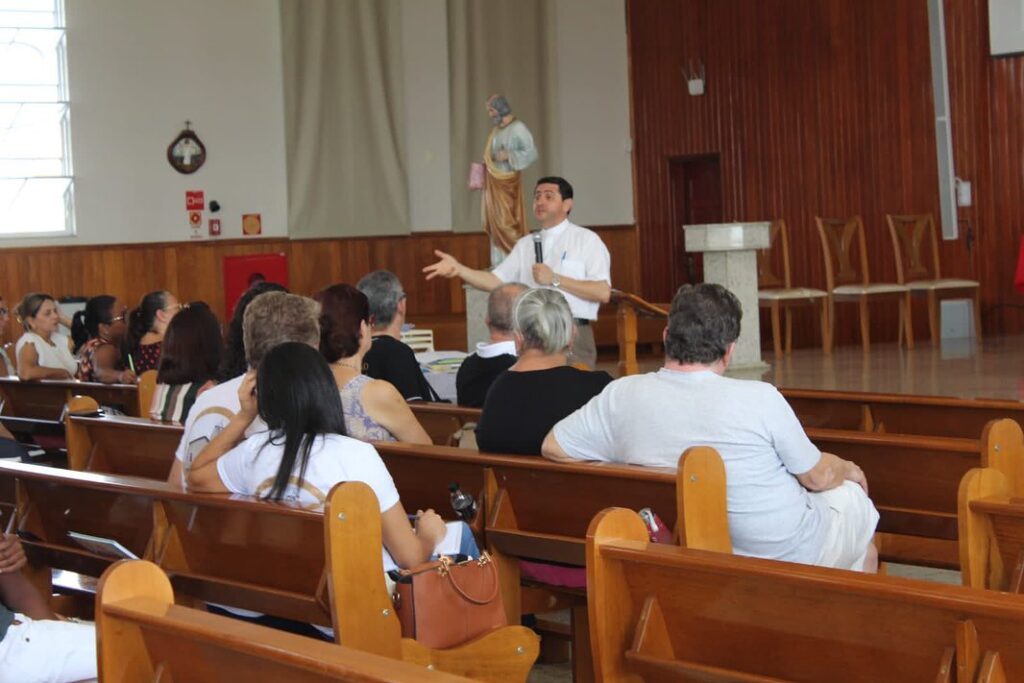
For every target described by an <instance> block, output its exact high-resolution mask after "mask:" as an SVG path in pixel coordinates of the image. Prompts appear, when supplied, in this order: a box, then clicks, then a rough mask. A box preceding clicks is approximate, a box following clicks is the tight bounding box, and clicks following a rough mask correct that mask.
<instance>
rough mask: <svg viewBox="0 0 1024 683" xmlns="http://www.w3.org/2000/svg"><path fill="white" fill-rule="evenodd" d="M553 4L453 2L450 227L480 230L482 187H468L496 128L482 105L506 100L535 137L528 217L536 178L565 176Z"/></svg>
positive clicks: (527, 183) (538, 0)
mask: <svg viewBox="0 0 1024 683" xmlns="http://www.w3.org/2000/svg"><path fill="white" fill-rule="evenodd" d="M554 19H555V8H554V3H553V2H548V1H547V0H448V76H449V83H450V89H451V122H452V128H451V130H452V224H453V226H452V227H453V229H454V230H456V231H458V232H475V231H480V230H481V221H480V200H481V196H480V195H481V193H480V192H479V191H474V190H470V189H468V187H467V178H468V176H469V165H470V164H471V163H472V162H474V161H482V158H483V149H484V143H485V142H486V141H487V135H488V133H489V132H490V130H491V122H490V121H489V120H488V118H487V112H486V108H485V106H484V102H485V101H486V100H487V97H488V96H489V95H491V94H493V93H501V94H503V95H505V97H507V98H508V100H509V103H510V104H511V105H512V110H513V112H514V113H515V115H516V116H517V117H518V118H519V119H520V120H521V121H523V123H525V124H526V125H527V127H528V128H529V129H530V132H531V133H532V134H533V140H534V143H535V144H536V146H537V151H538V153H539V158H538V159H537V161H536V162H534V164H533V165H532V166H530V167H529V168H527V169H526V170H525V171H524V172H523V174H522V178H523V191H524V194H525V195H526V201H527V218H528V220H527V222H528V224H529V225H530V227H531V228H533V227H536V226H535V225H534V223H533V217H532V216H533V214H532V212H530V210H529V207H530V200H531V198H532V197H533V185H534V183H535V182H536V180H537V178H540V177H541V176H545V175H560V173H559V159H558V155H557V150H556V145H555V144H554V141H553V133H554V131H555V130H556V122H557V116H558V111H557V109H556V103H557V86H558V84H557V78H556V71H557V64H556V60H555V47H556V46H555V29H554V25H555V24H554Z"/></svg>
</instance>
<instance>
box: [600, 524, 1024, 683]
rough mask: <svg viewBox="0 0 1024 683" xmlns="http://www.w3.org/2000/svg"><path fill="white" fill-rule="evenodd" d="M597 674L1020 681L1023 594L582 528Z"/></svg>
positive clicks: (613, 677) (748, 681)
mask: <svg viewBox="0 0 1024 683" xmlns="http://www.w3.org/2000/svg"><path fill="white" fill-rule="evenodd" d="M587 578H588V604H589V606H590V614H591V623H590V627H591V640H592V642H593V651H594V668H595V671H596V674H597V680H598V681H603V682H606V683H611V682H613V681H636V680H680V681H681V680H687V681H716V682H725V681H729V682H735V683H740V682H743V683H753V682H754V681H758V682H763V683H769V682H771V683H780V682H782V681H829V682H830V683H847V682H849V683H853V682H854V681H857V682H859V681H877V682H879V683H885V682H889V681H892V682H896V681H899V682H901V683H902V682H903V681H925V680H927V681H945V682H952V681H957V682H958V683H967V682H970V683H975V682H976V681H988V682H992V681H1004V680H1024V649H1022V648H1021V647H1020V643H1021V642H1022V641H1024V597H1021V596H1005V595H996V594H994V593H986V592H984V591H976V590H972V589H969V588H963V587H960V586H945V585H942V584H936V583H929V582H924V581H915V580H909V579H899V578H891V577H885V576H873V575H864V574H859V573H856V572H848V571H843V570H835V569H822V568H818V567H809V566H805V565H799V564H791V563H784V562H774V561H770V560H759V559H754V558H748V557H738V556H734V555H727V554H722V553H710V552H704V551H699V550H692V549H688V548H680V547H672V546H657V545H652V544H649V543H647V539H646V530H645V528H644V526H643V523H642V522H641V521H640V519H639V517H638V516H637V515H636V513H634V512H632V511H631V510H624V509H610V510H606V511H604V512H602V513H601V514H600V515H598V516H597V517H596V518H595V519H594V521H593V523H592V524H591V527H590V530H589V531H588V534H587Z"/></svg>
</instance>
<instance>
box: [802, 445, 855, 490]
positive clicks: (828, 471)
mask: <svg viewBox="0 0 1024 683" xmlns="http://www.w3.org/2000/svg"><path fill="white" fill-rule="evenodd" d="M796 478H797V481H799V482H800V483H801V484H802V485H803V487H804V488H805V489H807V490H808V491H828V490H829V489H834V488H836V487H837V486H840V485H841V484H842V483H843V482H844V481H847V480H849V481H852V482H854V483H856V484H859V485H860V487H861V488H863V489H864V493H867V492H868V480H867V478H866V477H865V476H864V471H863V470H861V468H859V467H857V465H855V464H854V463H852V462H850V461H849V460H843V459H842V458H840V457H839V456H836V455H833V454H831V453H825V452H824V451H822V453H821V458H820V459H819V460H818V463H817V464H816V465H815V466H814V467H812V468H811V469H809V470H808V471H806V472H804V473H803V474H798V475H796Z"/></svg>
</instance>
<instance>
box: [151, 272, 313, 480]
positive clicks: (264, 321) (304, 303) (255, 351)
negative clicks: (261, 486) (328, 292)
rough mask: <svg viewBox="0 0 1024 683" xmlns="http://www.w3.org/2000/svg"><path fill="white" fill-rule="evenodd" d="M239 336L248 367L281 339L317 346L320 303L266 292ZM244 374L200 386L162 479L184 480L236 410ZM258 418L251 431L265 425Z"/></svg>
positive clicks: (257, 300)
mask: <svg viewBox="0 0 1024 683" xmlns="http://www.w3.org/2000/svg"><path fill="white" fill-rule="evenodd" d="M242 340H243V343H244V346H245V360H246V363H247V364H248V366H249V369H250V370H255V369H256V368H257V367H259V364H260V362H261V361H262V360H263V357H264V356H265V355H266V354H267V352H269V351H270V350H271V349H272V348H274V347H275V346H278V345H279V344H283V343H285V342H301V343H303V344H308V345H309V346H312V347H313V348H314V349H318V348H319V347H320V304H318V303H317V302H315V301H313V300H312V299H310V298H308V297H304V296H298V295H296V294H289V293H287V292H266V293H264V294H260V295H259V296H257V297H256V298H254V299H252V301H250V302H249V303H248V305H247V306H246V308H245V311H244V313H243V316H242ZM243 379H245V374H244V373H243V374H241V375H239V376H238V377H235V378H234V379H231V380H228V381H227V382H224V383H223V384H218V385H217V386H215V387H213V388H212V389H209V390H207V391H204V392H203V393H201V394H200V395H199V397H198V398H197V399H196V402H195V404H194V405H193V406H192V409H191V410H189V412H188V418H187V419H186V420H185V430H184V433H183V434H182V436H181V441H180V442H179V443H178V450H177V451H176V452H175V453H174V456H175V461H174V465H173V466H172V467H171V474H170V476H169V477H168V479H167V481H168V482H169V483H172V484H178V485H181V486H184V482H185V479H184V477H185V473H186V471H187V470H188V467H189V465H190V464H191V463H192V460H193V459H194V458H195V457H196V456H197V455H198V454H199V452H200V451H202V450H203V447H204V446H206V444H208V443H209V442H210V441H211V440H212V439H213V437H214V436H216V435H217V434H218V433H219V432H220V431H221V430H222V429H224V426H225V425H226V424H227V423H228V422H230V421H231V418H232V417H234V415H235V413H237V412H238V411H239V410H241V403H240V401H239V400H238V388H239V387H240V386H242V380H243ZM265 428H266V427H265V425H263V422H262V421H261V420H259V419H257V420H256V421H254V422H253V426H252V427H251V428H250V431H251V432H256V431H259V430H260V429H265Z"/></svg>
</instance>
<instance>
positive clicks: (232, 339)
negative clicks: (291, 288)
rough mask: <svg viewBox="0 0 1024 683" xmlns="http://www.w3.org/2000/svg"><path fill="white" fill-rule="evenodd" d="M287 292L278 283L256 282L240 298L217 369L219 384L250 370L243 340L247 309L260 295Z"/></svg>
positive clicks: (229, 325)
mask: <svg viewBox="0 0 1024 683" xmlns="http://www.w3.org/2000/svg"><path fill="white" fill-rule="evenodd" d="M287 291H288V290H287V289H286V288H285V287H283V286H281V285H279V284H277V283H276V282H265V281H260V282H254V283H253V284H252V285H250V286H249V289H247V290H245V291H244V292H243V293H242V296H240V297H238V303H236V304H235V313H234V315H232V316H231V322H230V323H229V324H228V333H227V336H226V338H225V340H224V356H223V357H222V358H221V360H220V368H218V369H217V381H218V382H227V381H228V380H230V379H234V378H236V377H240V376H242V375H244V374H245V371H246V370H248V369H249V364H248V363H247V362H246V360H245V343H244V341H243V339H242V336H243V335H242V319H243V318H244V317H245V309H246V308H248V307H249V304H250V303H252V300H253V299H255V298H256V297H258V296H259V295H260V294H266V293H267V292H287Z"/></svg>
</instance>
